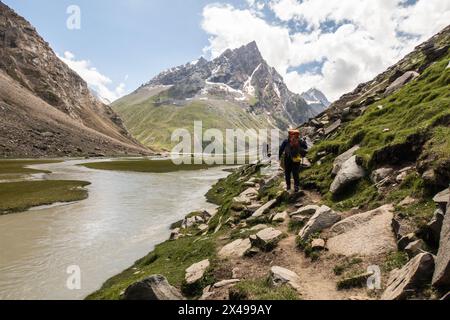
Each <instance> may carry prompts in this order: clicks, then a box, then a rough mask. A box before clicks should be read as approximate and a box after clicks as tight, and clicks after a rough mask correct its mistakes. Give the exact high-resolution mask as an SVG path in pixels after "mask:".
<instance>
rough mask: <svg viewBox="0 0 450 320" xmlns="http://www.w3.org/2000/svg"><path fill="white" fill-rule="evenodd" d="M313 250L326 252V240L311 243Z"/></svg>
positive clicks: (316, 240)
mask: <svg viewBox="0 0 450 320" xmlns="http://www.w3.org/2000/svg"><path fill="white" fill-rule="evenodd" d="M311 249H313V250H324V249H325V240H323V239H314V240H313V241H312V243H311Z"/></svg>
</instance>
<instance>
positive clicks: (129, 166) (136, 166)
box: [82, 160, 211, 173]
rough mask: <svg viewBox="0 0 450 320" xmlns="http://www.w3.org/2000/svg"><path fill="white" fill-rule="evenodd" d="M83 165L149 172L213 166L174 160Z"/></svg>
mask: <svg viewBox="0 0 450 320" xmlns="http://www.w3.org/2000/svg"><path fill="white" fill-rule="evenodd" d="M82 166H84V167H87V168H90V169H97V170H114V171H133V172H148V173H165V172H176V171H190V170H202V169H208V168H210V167H211V166H210V165H207V164H205V163H203V164H193V162H192V164H181V165H176V164H174V163H173V162H172V160H122V161H105V162H93V163H85V164H82Z"/></svg>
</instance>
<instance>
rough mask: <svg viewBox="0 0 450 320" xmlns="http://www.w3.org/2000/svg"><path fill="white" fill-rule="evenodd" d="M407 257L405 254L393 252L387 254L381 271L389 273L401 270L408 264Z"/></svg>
mask: <svg viewBox="0 0 450 320" xmlns="http://www.w3.org/2000/svg"><path fill="white" fill-rule="evenodd" d="M408 260H409V259H408V255H407V254H406V253H405V252H400V251H393V252H391V253H389V254H388V256H387V257H386V259H385V261H384V264H383V271H385V272H391V271H392V270H394V269H401V268H402V267H403V266H404V265H405V264H407V263H408Z"/></svg>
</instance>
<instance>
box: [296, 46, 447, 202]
mask: <svg viewBox="0 0 450 320" xmlns="http://www.w3.org/2000/svg"><path fill="white" fill-rule="evenodd" d="M449 60H450V54H447V56H446V57H444V58H443V59H441V60H440V61H438V62H437V63H435V64H432V65H431V66H430V67H429V68H428V69H427V70H425V71H424V72H423V73H422V74H421V76H420V77H418V78H417V79H416V80H414V81H412V82H410V83H409V84H407V85H406V86H404V87H403V88H402V89H401V90H399V91H398V92H396V93H394V94H392V95H389V96H387V97H384V98H383V99H381V100H380V101H378V102H376V103H374V104H373V105H371V106H369V108H368V109H367V110H366V112H365V113H364V114H363V115H362V116H360V117H358V118H356V119H355V120H353V121H350V122H348V123H345V124H344V125H343V128H342V129H341V130H340V131H338V132H337V134H336V135H334V136H333V137H332V138H330V139H327V140H323V141H321V142H320V143H318V144H317V145H315V146H314V147H313V148H312V149H311V151H310V153H309V158H310V159H311V160H313V163H314V164H313V166H312V167H311V168H310V169H307V170H305V171H303V172H302V173H301V174H300V176H301V183H302V185H303V187H307V188H314V189H317V190H319V191H320V192H321V193H322V195H324V200H325V202H326V204H327V205H329V206H331V207H333V208H335V209H337V210H348V209H350V208H352V207H359V206H362V207H367V208H369V209H370V208H373V207H376V206H378V205H381V204H384V203H387V202H392V203H394V204H396V203H398V202H399V201H401V200H403V199H404V198H405V197H406V196H407V195H412V196H415V197H417V198H419V199H425V200H426V199H428V198H429V197H430V196H431V195H430V194H427V190H426V189H427V188H426V187H425V186H424V183H423V181H422V180H421V178H420V177H419V176H417V175H415V176H410V177H408V178H407V180H406V181H405V182H404V183H403V184H402V185H401V186H400V187H399V188H396V189H395V190H392V191H391V192H390V193H389V194H388V195H387V196H386V197H384V196H383V195H379V194H378V192H377V190H376V188H375V186H373V184H372V182H371V181H370V180H369V179H364V180H363V181H361V182H359V183H357V184H354V185H353V186H352V187H350V188H349V189H348V190H346V192H345V193H344V194H342V195H340V196H338V197H332V196H331V194H330V193H329V187H330V185H331V183H332V181H333V178H332V177H331V170H332V166H333V161H334V159H335V158H336V157H337V156H338V155H339V154H341V153H343V152H345V151H346V150H348V149H350V148H351V147H353V146H354V145H356V144H359V145H360V146H361V149H360V150H358V151H357V154H358V155H359V156H361V157H362V158H363V160H364V167H365V168H366V170H367V172H368V175H370V173H371V171H372V170H373V169H376V168H377V167H379V166H383V165H389V164H392V165H401V164H402V163H399V160H398V159H396V157H395V155H396V154H402V155H403V156H406V155H409V158H408V159H403V160H404V162H405V163H407V162H408V161H411V162H413V161H416V160H417V159H419V160H426V161H427V168H428V169H436V168H438V167H439V166H440V168H441V169H440V170H441V171H442V170H443V169H442V168H443V167H445V165H446V164H447V163H448V162H449V161H450V126H449V125H450V123H449V119H450V108H449V105H450V91H449V90H448V88H449V85H450V71H449V69H446V67H447V65H448V62H449ZM380 105H381V106H383V108H382V109H381V110H380V109H379V108H378V106H380ZM384 129H389V131H388V132H384ZM401 150H406V151H401ZM323 151H325V152H326V154H327V155H326V156H325V157H324V158H322V159H321V163H320V164H319V163H317V161H318V160H319V158H321V157H320V156H319V155H318V154H319V153H320V152H323ZM389 152H390V153H391V154H393V155H394V157H392V156H389V154H390V153H389Z"/></svg>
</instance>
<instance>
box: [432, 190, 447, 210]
mask: <svg viewBox="0 0 450 320" xmlns="http://www.w3.org/2000/svg"><path fill="white" fill-rule="evenodd" d="M449 199H450V188H447V189H445V190H443V191H441V192H439V193H438V194H437V195H436V196H435V197H434V198H433V201H434V202H436V203H437V204H438V205H440V206H441V207H443V208H445V207H446V206H447V203H448V201H449Z"/></svg>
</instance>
